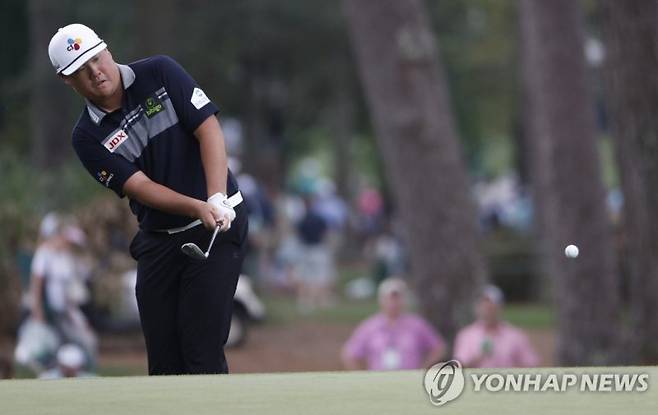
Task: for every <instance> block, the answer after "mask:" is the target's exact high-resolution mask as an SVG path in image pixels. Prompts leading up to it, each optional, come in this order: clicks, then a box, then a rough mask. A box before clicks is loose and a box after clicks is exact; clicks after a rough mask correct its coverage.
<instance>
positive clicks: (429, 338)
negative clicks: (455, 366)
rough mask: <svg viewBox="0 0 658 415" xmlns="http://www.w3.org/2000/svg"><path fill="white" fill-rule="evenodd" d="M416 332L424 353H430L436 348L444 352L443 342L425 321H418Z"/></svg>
mask: <svg viewBox="0 0 658 415" xmlns="http://www.w3.org/2000/svg"><path fill="white" fill-rule="evenodd" d="M417 324H418V332H419V337H420V341H421V344H422V347H423V350H424V351H425V352H430V351H432V350H434V349H436V348H441V349H442V350H445V342H444V341H443V339H442V338H441V336H440V335H439V333H437V332H436V330H434V327H432V326H431V325H430V324H429V323H428V322H427V321H425V320H423V319H422V318H419V319H418V323H417Z"/></svg>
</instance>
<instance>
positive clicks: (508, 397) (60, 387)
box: [0, 367, 658, 415]
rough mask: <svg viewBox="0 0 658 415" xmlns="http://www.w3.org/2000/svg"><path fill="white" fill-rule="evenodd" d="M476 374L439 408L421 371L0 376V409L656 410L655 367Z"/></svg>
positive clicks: (34, 414) (36, 414)
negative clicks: (624, 380) (559, 385)
mask: <svg viewBox="0 0 658 415" xmlns="http://www.w3.org/2000/svg"><path fill="white" fill-rule="evenodd" d="M507 372H511V373H521V372H520V371H514V370H508V371H507ZM482 373H485V372H484V371H482V370H466V371H465V375H466V378H467V380H466V388H465V389H464V392H463V393H462V395H461V396H460V397H459V398H457V399H456V400H454V401H452V402H449V403H448V404H446V405H445V406H442V407H435V406H432V405H431V404H430V402H429V400H428V397H427V394H426V392H425V390H424V388H423V376H424V373H423V372H421V371H404V372H309V373H285V374H283V373H281V374H245V375H230V376H169V377H115V378H87V379H66V380H55V381H43V380H42V381H39V380H8V381H0V414H2V415H5V414H6V415H23V414H24V415H40V414H66V415H91V414H103V415H107V414H121V415H129V414H138V415H147V414H158V415H166V414H172V415H183V414H194V415H203V414H213V415H214V414H259V413H263V414H268V415H272V414H341V415H345V414H404V415H409V414H441V413H446V414H497V413H498V414H596V415H602V414H620V413H632V414H656V413H658V393H657V392H656V388H658V385H657V384H656V382H657V381H658V369H657V368H654V367H624V368H578V369H575V368H570V369H557V368H548V369H531V370H525V371H523V373H532V374H536V373H544V374H549V373H556V374H558V373H574V374H579V373H590V374H591V373H649V382H648V383H649V390H648V391H646V392H580V391H578V390H570V391H569V392H566V393H557V392H543V393H542V392H504V391H503V392H498V393H492V392H474V391H473V383H472V382H471V381H470V380H469V378H470V375H471V374H482ZM486 373H494V372H491V371H487V372H486Z"/></svg>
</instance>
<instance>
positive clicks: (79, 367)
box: [39, 344, 94, 379]
mask: <svg viewBox="0 0 658 415" xmlns="http://www.w3.org/2000/svg"><path fill="white" fill-rule="evenodd" d="M85 360H86V359H85V353H84V352H83V351H82V349H81V348H80V347H78V346H77V345H75V344H65V345H63V346H61V347H60V348H59V349H58V350H57V367H55V368H53V369H50V370H48V371H47V372H44V373H42V374H41V375H39V379H61V378H79V377H90V376H94V375H93V374H92V373H89V372H85V371H84V370H83V367H84V366H85Z"/></svg>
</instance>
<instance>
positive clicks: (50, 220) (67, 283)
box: [30, 214, 97, 366]
mask: <svg viewBox="0 0 658 415" xmlns="http://www.w3.org/2000/svg"><path fill="white" fill-rule="evenodd" d="M40 233H41V242H40V243H39V245H38V246H37V249H36V251H35V253H34V258H33V259H32V269H31V287H30V291H31V297H32V318H34V319H36V320H38V321H41V322H43V323H45V324H49V325H52V326H53V327H54V328H55V330H56V331H57V333H58V334H59V336H60V340H61V341H62V342H66V343H69V342H70V343H75V344H78V345H79V346H80V347H82V348H83V349H84V350H85V352H86V354H87V358H88V361H89V362H90V365H91V366H93V364H94V363H93V362H94V360H95V356H96V348H97V344H96V343H97V341H96V336H95V335H94V333H93V332H92V330H91V328H90V326H89V324H88V323H87V320H86V318H85V317H84V315H83V314H82V312H81V311H80V309H79V307H78V302H77V301H76V299H75V298H74V296H73V293H74V292H75V290H74V288H75V287H76V284H77V283H78V281H79V276H78V273H79V268H78V261H77V259H76V257H75V255H74V253H73V244H82V243H83V242H84V239H83V237H84V235H83V234H81V231H80V230H79V229H78V228H76V227H75V226H72V225H67V224H65V223H63V222H62V221H61V220H60V219H59V218H58V217H57V216H55V215H54V214H48V215H46V217H45V218H44V220H43V221H42V224H41V229H40Z"/></svg>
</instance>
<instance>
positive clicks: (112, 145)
mask: <svg viewBox="0 0 658 415" xmlns="http://www.w3.org/2000/svg"><path fill="white" fill-rule="evenodd" d="M127 139H128V133H126V132H125V131H123V130H119V131H117V132H116V133H115V134H114V135H113V136H112V137H110V139H109V140H107V141H106V142H105V148H106V149H108V150H110V153H114V151H115V150H116V149H117V148H119V146H120V145H121V144H123V143H124V141H126V140H127Z"/></svg>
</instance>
